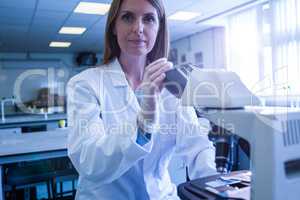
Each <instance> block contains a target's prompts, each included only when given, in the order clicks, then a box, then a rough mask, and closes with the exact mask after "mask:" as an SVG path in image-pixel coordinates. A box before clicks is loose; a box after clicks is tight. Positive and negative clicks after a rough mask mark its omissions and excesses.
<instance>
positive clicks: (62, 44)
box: [49, 42, 71, 48]
mask: <svg viewBox="0 0 300 200" xmlns="http://www.w3.org/2000/svg"><path fill="white" fill-rule="evenodd" d="M69 46H71V42H50V44H49V47H60V48H67V47H69Z"/></svg>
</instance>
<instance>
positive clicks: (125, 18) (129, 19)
mask: <svg viewBox="0 0 300 200" xmlns="http://www.w3.org/2000/svg"><path fill="white" fill-rule="evenodd" d="M121 18H122V20H123V21H125V22H132V21H133V19H134V17H133V16H132V15H131V14H129V13H127V14H124V15H122V17H121Z"/></svg>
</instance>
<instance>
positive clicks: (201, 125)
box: [176, 107, 217, 179]
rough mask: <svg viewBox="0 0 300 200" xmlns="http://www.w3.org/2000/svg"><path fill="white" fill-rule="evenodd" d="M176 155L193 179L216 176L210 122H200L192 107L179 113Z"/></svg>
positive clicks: (203, 120)
mask: <svg viewBox="0 0 300 200" xmlns="http://www.w3.org/2000/svg"><path fill="white" fill-rule="evenodd" d="M177 125H178V127H177V137H176V153H177V154H178V155H179V156H180V157H181V158H182V160H183V164H184V166H187V167H188V172H189V177H190V178H191V179H195V178H199V177H204V176H209V175H213V174H216V173H217V171H216V165H215V148H214V146H213V145H212V142H211V141H209V139H208V131H209V122H208V121H207V120H205V119H202V120H198V118H197V115H196V112H195V110H194V109H193V108H192V107H180V109H179V111H178V112H177Z"/></svg>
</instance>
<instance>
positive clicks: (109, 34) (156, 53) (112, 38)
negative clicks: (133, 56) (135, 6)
mask: <svg viewBox="0 0 300 200" xmlns="http://www.w3.org/2000/svg"><path fill="white" fill-rule="evenodd" d="M147 1H148V2H149V3H150V4H151V5H152V6H153V7H154V8H155V9H156V12H157V14H158V18H159V29H158V33H157V37H156V41H155V44H154V47H153V48H152V50H151V51H150V52H149V53H148V55H147V61H148V62H153V61H155V60H157V59H159V58H162V57H167V56H168V52H169V33H168V27H167V17H166V13H165V8H164V5H163V2H162V0H147ZM122 2H123V0H113V2H112V3H111V6H110V9H109V12H108V17H107V21H106V27H105V41H104V59H103V63H104V64H107V63H109V62H110V61H111V60H112V59H113V58H115V57H119V56H120V53H121V49H120V47H119V44H118V41H117V37H116V35H115V34H113V29H114V26H115V21H116V18H117V16H118V14H119V10H120V7H121V5H122Z"/></svg>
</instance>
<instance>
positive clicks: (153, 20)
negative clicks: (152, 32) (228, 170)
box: [144, 16, 156, 23]
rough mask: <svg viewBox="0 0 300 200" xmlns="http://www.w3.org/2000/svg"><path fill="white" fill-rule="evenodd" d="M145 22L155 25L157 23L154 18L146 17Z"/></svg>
mask: <svg viewBox="0 0 300 200" xmlns="http://www.w3.org/2000/svg"><path fill="white" fill-rule="evenodd" d="M144 21H145V22H147V23H155V22H156V19H155V17H154V16H146V17H145V18H144Z"/></svg>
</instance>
